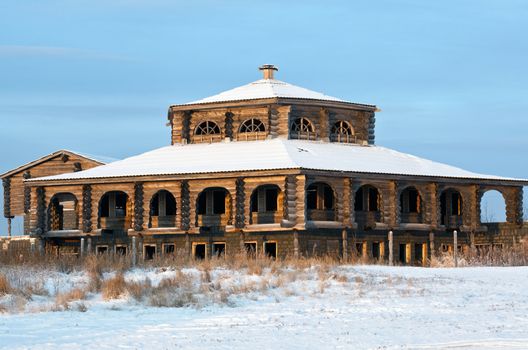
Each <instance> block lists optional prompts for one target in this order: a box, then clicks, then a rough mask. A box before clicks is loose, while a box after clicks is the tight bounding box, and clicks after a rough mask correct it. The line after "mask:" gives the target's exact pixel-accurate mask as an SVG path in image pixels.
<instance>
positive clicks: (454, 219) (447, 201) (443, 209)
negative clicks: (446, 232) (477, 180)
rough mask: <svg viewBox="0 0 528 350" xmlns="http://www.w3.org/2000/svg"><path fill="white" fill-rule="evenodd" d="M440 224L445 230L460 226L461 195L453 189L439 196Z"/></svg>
mask: <svg viewBox="0 0 528 350" xmlns="http://www.w3.org/2000/svg"><path fill="white" fill-rule="evenodd" d="M440 224H441V225H445V226H446V227H447V228H458V227H459V226H462V195H460V192H458V191H457V190H454V189H447V190H445V191H443V192H442V194H441V195H440Z"/></svg>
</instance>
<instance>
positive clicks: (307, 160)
mask: <svg viewBox="0 0 528 350" xmlns="http://www.w3.org/2000/svg"><path fill="white" fill-rule="evenodd" d="M279 169H313V170H329V171H343V172H354V173H375V174H392V175H410V176H431V177H446V178H461V179H483V180H510V181H525V180H521V179H513V178H504V177H499V176H491V175H483V174H478V173H473V172H470V171H466V170H463V169H460V168H457V167H453V166H450V165H446V164H442V163H437V162H433V161H430V160H427V159H422V158H418V157H415V156H412V155H409V154H405V153H401V152H397V151H394V150H391V149H388V148H384V147H379V146H360V145H355V144H341V143H328V142H316V141H300V140H286V139H279V138H278V139H271V140H264V141H232V142H219V143H213V144H190V145H174V146H167V147H162V148H159V149H155V150H153V151H150V152H146V153H143V154H140V155H137V156H134V157H130V158H126V159H123V160H120V161H116V162H113V163H110V164H107V165H102V166H99V167H96V168H92V169H89V170H85V171H80V172H76V173H71V174H63V175H56V176H49V177H43V178H36V179H31V180H29V181H43V180H74V179H95V178H115V177H129V176H148V175H182V174H199V173H221V172H238V171H258V170H279Z"/></svg>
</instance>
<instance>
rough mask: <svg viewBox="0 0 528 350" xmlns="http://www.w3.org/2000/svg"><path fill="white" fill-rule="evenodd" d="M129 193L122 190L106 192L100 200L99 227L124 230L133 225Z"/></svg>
mask: <svg viewBox="0 0 528 350" xmlns="http://www.w3.org/2000/svg"><path fill="white" fill-rule="evenodd" d="M129 209H130V205H129V203H128V195H127V194H126V193H125V192H121V191H111V192H107V193H105V194H104V195H103V196H102V197H101V200H100V201H99V228H101V229H103V230H124V229H128V228H130V226H131V223H132V220H131V215H130V213H129V211H130V210H129Z"/></svg>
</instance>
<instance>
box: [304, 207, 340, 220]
mask: <svg viewBox="0 0 528 350" xmlns="http://www.w3.org/2000/svg"><path fill="white" fill-rule="evenodd" d="M307 213H308V220H310V221H335V220H336V212H335V210H326V209H308V210H307Z"/></svg>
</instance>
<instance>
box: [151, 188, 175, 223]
mask: <svg viewBox="0 0 528 350" xmlns="http://www.w3.org/2000/svg"><path fill="white" fill-rule="evenodd" d="M175 219H176V199H175V198H174V196H173V195H172V193H170V192H169V191H166V190H161V191H159V192H157V193H156V194H155V195H154V196H152V200H151V201H150V221H149V227H174V226H176V220H175Z"/></svg>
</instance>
